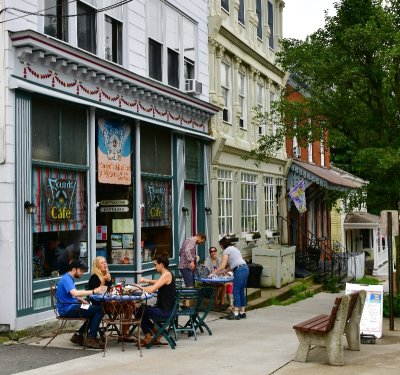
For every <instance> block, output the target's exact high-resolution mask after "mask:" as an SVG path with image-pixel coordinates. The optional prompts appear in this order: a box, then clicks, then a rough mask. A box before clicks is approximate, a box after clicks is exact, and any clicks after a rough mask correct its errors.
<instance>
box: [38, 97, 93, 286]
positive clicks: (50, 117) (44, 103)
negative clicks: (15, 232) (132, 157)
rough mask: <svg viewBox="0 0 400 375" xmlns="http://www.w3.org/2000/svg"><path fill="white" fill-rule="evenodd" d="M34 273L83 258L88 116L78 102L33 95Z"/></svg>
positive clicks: (59, 270) (48, 272) (50, 272)
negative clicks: (35, 208) (72, 103)
mask: <svg viewBox="0 0 400 375" xmlns="http://www.w3.org/2000/svg"><path fill="white" fill-rule="evenodd" d="M31 134H32V164H33V165H32V200H33V203H34V204H35V205H36V207H37V212H36V213H35V214H33V216H32V218H33V225H32V231H33V277H34V278H35V279H40V278H43V277H56V276H58V275H61V274H63V273H65V272H67V270H68V268H67V267H68V263H69V261H70V260H72V259H78V258H81V259H83V260H85V261H87V259H88V258H87V256H88V233H87V215H88V212H87V202H88V190H87V170H88V165H87V142H88V140H87V117H86V111H85V110H84V109H83V108H81V107H79V106H76V105H71V104H65V103H64V102H60V101H56V100H51V99H47V98H45V97H39V96H33V98H32V129H31Z"/></svg>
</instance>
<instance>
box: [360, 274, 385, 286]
mask: <svg viewBox="0 0 400 375" xmlns="http://www.w3.org/2000/svg"><path fill="white" fill-rule="evenodd" d="M381 283H382V281H380V280H378V279H375V278H373V277H368V276H364V277H362V278H361V279H358V280H356V281H354V284H364V285H379V284H381Z"/></svg>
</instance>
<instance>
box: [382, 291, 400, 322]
mask: <svg viewBox="0 0 400 375" xmlns="http://www.w3.org/2000/svg"><path fill="white" fill-rule="evenodd" d="M393 312H394V316H395V317H400V293H397V294H396V293H395V294H394V295H393ZM389 315H390V308H389V293H385V294H384V295H383V316H384V317H385V318H389Z"/></svg>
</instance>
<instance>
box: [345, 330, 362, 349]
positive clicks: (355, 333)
mask: <svg viewBox="0 0 400 375" xmlns="http://www.w3.org/2000/svg"><path fill="white" fill-rule="evenodd" d="M344 333H345V334H346V339H347V345H348V347H349V349H350V350H357V351H359V350H360V325H359V324H348V325H347V326H346V329H345V330H344Z"/></svg>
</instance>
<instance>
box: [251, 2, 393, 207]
mask: <svg viewBox="0 0 400 375" xmlns="http://www.w3.org/2000/svg"><path fill="white" fill-rule="evenodd" d="M335 9H336V15H335V16H328V15H327V14H325V26H324V28H321V29H319V30H317V31H316V32H315V33H313V34H312V35H310V36H309V37H308V38H307V39H306V40H305V41H301V40H296V39H284V40H282V41H281V42H282V52H281V53H280V54H278V63H279V64H281V65H282V67H283V68H284V69H285V70H286V71H288V72H294V73H295V74H296V76H297V77H298V78H300V80H301V82H302V87H303V90H304V92H305V93H306V94H307V95H305V100H304V101H303V102H300V103H297V102H296V103H293V102H290V101H289V100H288V99H287V96H286V95H283V96H282V98H281V100H280V101H279V102H278V103H276V104H275V107H274V108H273V109H272V110H271V112H270V113H266V114H259V117H260V119H261V118H262V121H266V122H268V123H275V126H277V127H278V130H277V136H281V137H282V136H284V135H287V136H293V135H296V137H297V138H298V140H300V142H302V143H303V144H306V143H307V142H308V141H310V140H311V139H321V138H320V137H321V133H320V132H321V127H322V128H326V129H328V132H329V145H330V147H331V153H332V160H333V162H334V163H335V165H337V166H338V167H340V168H343V169H345V170H347V171H349V172H351V173H354V174H356V175H358V176H359V177H361V178H363V179H365V180H368V181H369V185H368V207H369V210H370V212H375V213H378V212H379V211H380V210H382V209H398V204H399V201H400V134H399V130H400V113H399V109H400V0H386V1H381V0H340V1H337V2H336V3H335ZM308 119H311V122H310V121H309V120H308ZM294 123H297V124H298V125H297V126H296V127H295V128H294V127H293V124H294ZM315 124H318V126H315ZM313 125H314V126H313ZM275 138H277V137H275ZM281 142H282V140H281ZM280 145H281V144H280ZM278 146H279V143H277V140H276V139H274V137H272V138H271V136H270V135H266V136H264V137H262V138H261V139H260V140H259V145H258V149H257V150H254V151H253V154H252V157H256V158H257V157H258V160H261V159H262V158H263V157H264V158H265V157H271V156H272V155H273V153H274V151H275V149H276V148H277V147H278Z"/></svg>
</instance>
